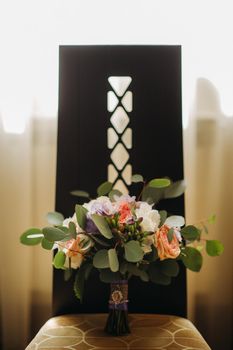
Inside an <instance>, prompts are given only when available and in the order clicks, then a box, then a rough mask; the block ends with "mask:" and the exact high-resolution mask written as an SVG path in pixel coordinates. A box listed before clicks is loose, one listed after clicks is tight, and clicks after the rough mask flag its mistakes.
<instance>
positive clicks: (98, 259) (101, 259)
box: [93, 249, 109, 269]
mask: <svg viewBox="0 0 233 350" xmlns="http://www.w3.org/2000/svg"><path fill="white" fill-rule="evenodd" d="M93 266H94V267H96V268H97V269H105V268H106V267H109V258H108V250H107V249H101V250H98V252H97V253H95V256H94V258H93Z"/></svg>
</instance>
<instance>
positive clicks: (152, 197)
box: [142, 185, 164, 204]
mask: <svg viewBox="0 0 233 350" xmlns="http://www.w3.org/2000/svg"><path fill="white" fill-rule="evenodd" d="M163 196H164V189H163V188H153V187H150V186H148V185H147V186H146V187H145V188H144V189H143V191H142V200H143V201H145V202H147V203H148V204H157V203H158V202H159V201H160V200H161V199H162V198H163Z"/></svg>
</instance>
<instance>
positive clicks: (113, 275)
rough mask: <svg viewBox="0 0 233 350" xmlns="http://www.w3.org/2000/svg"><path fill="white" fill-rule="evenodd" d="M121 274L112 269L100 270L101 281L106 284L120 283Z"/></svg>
mask: <svg viewBox="0 0 233 350" xmlns="http://www.w3.org/2000/svg"><path fill="white" fill-rule="evenodd" d="M120 279H121V274H120V273H119V272H112V271H111V270H110V269H102V270H100V280H101V281H102V282H104V283H112V282H116V281H119V280H120Z"/></svg>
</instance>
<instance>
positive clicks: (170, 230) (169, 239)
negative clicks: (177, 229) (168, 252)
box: [167, 228, 174, 243]
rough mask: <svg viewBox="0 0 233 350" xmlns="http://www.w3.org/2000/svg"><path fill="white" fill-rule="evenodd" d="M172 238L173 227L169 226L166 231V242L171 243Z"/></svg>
mask: <svg viewBox="0 0 233 350" xmlns="http://www.w3.org/2000/svg"><path fill="white" fill-rule="evenodd" d="M173 238H174V229H173V228H170V229H169V231H168V233H167V239H168V242H169V243H171V241H172V240H173Z"/></svg>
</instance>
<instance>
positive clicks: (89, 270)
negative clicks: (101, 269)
mask: <svg viewBox="0 0 233 350" xmlns="http://www.w3.org/2000/svg"><path fill="white" fill-rule="evenodd" d="M92 269H93V265H92V264H86V265H85V273H84V278H85V280H86V281H87V280H88V278H89V276H90V273H91V270H92Z"/></svg>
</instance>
